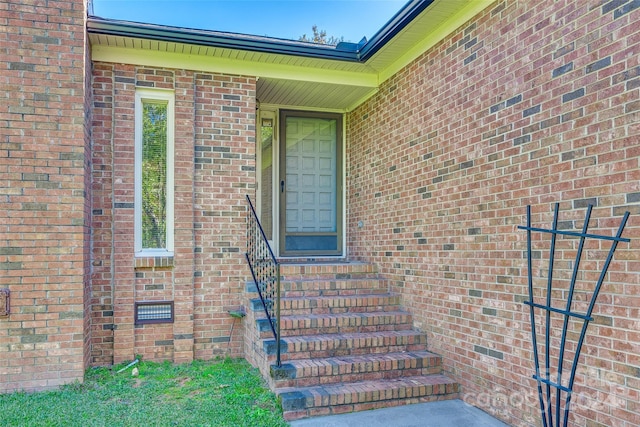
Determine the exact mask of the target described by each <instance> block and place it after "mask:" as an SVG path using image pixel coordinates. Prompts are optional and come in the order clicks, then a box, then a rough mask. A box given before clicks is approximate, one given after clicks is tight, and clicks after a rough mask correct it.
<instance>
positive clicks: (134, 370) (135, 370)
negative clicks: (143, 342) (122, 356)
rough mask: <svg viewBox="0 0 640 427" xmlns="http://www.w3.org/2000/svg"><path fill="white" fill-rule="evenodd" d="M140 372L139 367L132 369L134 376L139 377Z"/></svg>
mask: <svg viewBox="0 0 640 427" xmlns="http://www.w3.org/2000/svg"><path fill="white" fill-rule="evenodd" d="M139 373H140V372H138V368H133V370H132V371H131V376H132V377H137V376H138V374H139Z"/></svg>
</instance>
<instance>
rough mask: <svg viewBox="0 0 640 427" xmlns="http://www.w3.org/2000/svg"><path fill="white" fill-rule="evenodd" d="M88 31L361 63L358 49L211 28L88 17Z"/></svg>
mask: <svg viewBox="0 0 640 427" xmlns="http://www.w3.org/2000/svg"><path fill="white" fill-rule="evenodd" d="M87 32H88V33H90V34H104V35H114V36H122V37H132V38H142V39H147V40H156V41H164V42H174V43H186V44H196V45H200V46H210V47H217V48H225V49H238V50H246V51H251V52H262V53H271V54H281V55H294V56H303V57H308V58H318V59H332V60H338V61H349V62H360V61H359V58H358V52H357V51H356V50H346V49H338V48H336V47H334V46H324V45H313V44H311V43H300V42H295V41H289V40H283V39H276V38H268V37H255V36H249V35H244V34H236V33H220V32H215V31H208V30H195V29H190V28H181V27H171V26H165V25H155V24H144V23H139V22H129V21H119V20H113V19H105V18H100V17H96V16H89V17H88V19H87Z"/></svg>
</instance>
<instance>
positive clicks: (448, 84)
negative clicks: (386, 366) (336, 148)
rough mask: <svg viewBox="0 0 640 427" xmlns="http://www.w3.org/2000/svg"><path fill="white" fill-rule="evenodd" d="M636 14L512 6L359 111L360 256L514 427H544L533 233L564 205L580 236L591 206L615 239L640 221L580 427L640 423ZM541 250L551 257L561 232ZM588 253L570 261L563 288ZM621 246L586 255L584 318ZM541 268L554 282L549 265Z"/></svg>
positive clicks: (588, 5)
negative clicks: (530, 257)
mask: <svg viewBox="0 0 640 427" xmlns="http://www.w3.org/2000/svg"><path fill="white" fill-rule="evenodd" d="M622 3H624V2H603V1H599V0H598V1H582V0H575V1H570V0H562V1H551V0H549V1H536V2H533V1H521V2H511V1H499V2H496V3H495V4H494V5H493V6H492V7H490V8H488V9H486V10H485V11H484V12H482V13H481V14H480V15H478V16H477V17H476V18H474V19H473V20H472V21H471V22H468V23H467V24H465V25H464V26H463V27H462V28H460V29H459V30H458V31H455V32H454V33H452V34H451V35H450V36H449V37H447V38H446V39H445V40H443V41H442V42H440V43H439V44H438V45H436V46H435V47H434V48H432V49H430V50H429V51H428V52H426V53H425V54H424V55H422V56H421V57H419V58H418V59H417V60H416V61H414V62H412V63H411V64H409V65H408V66H407V67H406V68H404V69H403V70H402V71H400V72H399V73H397V74H396V75H395V76H393V77H392V78H391V79H389V80H388V81H386V82H385V83H384V84H383V85H382V86H381V88H380V91H379V93H378V94H376V95H375V96H374V97H372V98H371V99H369V100H368V101H367V102H365V103H364V104H363V105H361V106H360V107H358V108H357V109H356V110H355V111H353V112H352V113H350V114H348V140H349V146H348V156H349V160H348V221H349V236H348V246H349V252H350V256H351V258H355V259H360V260H365V261H369V262H373V263H375V264H376V265H377V266H378V268H379V270H380V272H381V273H382V274H384V275H385V276H387V277H389V278H391V279H392V280H393V281H394V282H395V284H396V286H395V290H397V291H398V292H401V293H402V295H403V297H404V302H405V304H406V305H407V307H408V308H409V309H410V310H411V311H412V313H413V314H414V317H415V325H416V326H418V327H420V328H421V329H422V330H423V331H425V332H427V333H428V334H429V339H430V340H429V347H430V350H432V351H435V352H436V353H439V354H442V355H443V356H444V359H445V361H444V363H445V365H446V369H447V370H448V371H449V372H450V373H451V374H452V375H453V376H454V378H456V379H457V380H458V381H460V383H461V385H462V391H463V394H464V398H465V400H466V401H467V402H469V403H471V404H473V405H476V406H479V407H481V408H482V409H485V410H486V411H488V412H490V413H492V414H495V415H497V416H499V417H500V418H502V419H504V420H505V421H506V422H508V423H510V424H512V425H517V426H533V425H540V421H539V409H538V401H537V395H536V394H535V393H534V392H535V388H534V387H535V381H534V380H532V379H531V376H532V374H533V361H532V353H531V351H532V349H531V343H530V327H529V311H528V307H527V306H525V305H523V304H522V302H523V301H524V300H525V299H526V295H527V290H526V284H527V265H526V259H525V258H524V253H525V251H526V233H525V232H524V231H520V230H518V229H517V226H518V225H525V224H526V220H525V209H526V208H525V207H526V205H531V206H532V211H533V223H534V225H535V226H539V227H550V226H551V219H552V217H553V204H554V203H555V202H560V226H561V227H564V228H569V229H576V230H577V231H579V230H580V229H581V227H582V222H583V221H582V219H583V218H584V214H585V211H586V209H585V207H586V206H587V204H589V203H592V204H594V205H595V208H594V213H593V218H592V220H591V229H592V231H596V230H597V232H599V233H604V234H608V235H614V234H615V232H616V229H617V227H618V224H619V222H620V219H621V217H622V215H623V212H624V211H630V212H631V214H632V216H631V219H630V220H629V223H628V225H627V228H626V230H625V232H624V236H625V237H628V238H631V239H632V241H631V243H625V244H621V245H620V246H619V247H618V250H617V253H616V254H615V261H614V262H613V263H612V264H611V268H610V272H609V275H608V277H607V280H606V282H605V285H604V287H603V289H602V292H601V295H600V298H599V303H598V305H597V306H596V309H595V311H594V314H595V321H594V322H593V323H592V324H591V326H590V327H589V330H588V334H587V339H586V342H585V348H584V349H583V351H582V354H583V356H582V358H581V361H582V362H581V366H583V367H585V368H586V369H584V370H582V371H581V372H580V374H579V375H578V379H577V385H576V395H575V396H574V408H575V411H576V412H575V416H573V417H572V420H573V421H572V422H574V424H572V425H579V426H613V425H615V426H625V427H630V426H635V425H638V419H640V409H639V407H638V403H637V402H638V401H639V400H640V379H639V376H640V344H639V343H640V334H639V332H638V320H637V319H638V318H639V315H640V311H639V310H640V309H639V308H638V307H640V286H639V285H640V273H639V272H640V250H639V249H640V204H639V202H640V164H639V159H640V128H639V127H638V117H639V116H638V114H639V111H640V101H639V98H640V96H639V95H640V56H639V54H638V53H639V52H640V26H638V22H639V21H640V10H638V9H635V10H633V8H632V7H630V5H631V3H625V4H626V6H623V5H622ZM359 221H362V225H363V226H362V227H361V228H359V227H358V222H359ZM536 239H537V241H536V242H535V246H534V248H535V249H536V251H537V252H536V253H537V254H538V255H540V256H541V258H543V259H544V258H547V254H548V252H546V251H545V249H548V247H549V240H548V238H544V239H542V238H539V237H537V238H536ZM575 243H576V241H575V239H574V240H573V243H571V242H567V241H566V240H564V241H563V243H562V246H560V249H561V251H560V252H559V255H558V256H559V259H558V260H557V261H556V276H555V277H556V278H558V279H560V280H559V281H558V283H559V286H565V289H566V283H567V281H568V277H570V271H571V268H572V265H573V264H572V262H573V257H574V254H575V253H574V252H572V251H575ZM606 249H608V244H606V245H605V244H603V245H602V248H598V247H597V246H590V249H589V250H588V251H587V253H586V254H585V257H586V261H584V263H583V264H582V267H583V268H584V269H585V270H586V273H584V274H583V275H581V276H580V277H579V279H580V282H579V283H580V285H579V288H578V289H580V291H579V292H578V296H577V298H578V303H577V304H576V307H577V308H578V309H582V310H584V309H585V308H586V306H585V302H584V301H585V296H586V295H587V293H586V292H585V291H584V289H585V287H586V283H587V282H588V281H589V280H592V281H593V279H594V277H595V278H597V274H596V273H597V272H598V271H599V269H600V267H601V265H602V262H601V261H602V260H603V259H604V258H603V257H604V256H606V252H604V251H605V250H606ZM596 259H598V260H601V261H600V263H599V264H597V263H596V262H595V260H596ZM596 264H597V265H596ZM534 268H535V276H536V280H535V282H536V286H538V285H542V284H545V285H546V269H547V267H546V265H541V264H540V260H537V261H536V264H535V267H534ZM563 298H564V296H563V295H554V305H555V306H561V301H562V300H563ZM576 307H574V308H576ZM556 325H557V323H556ZM559 328H561V325H559ZM559 328H558V327H556V326H554V331H553V336H554V337H556V341H555V343H556V344H557V336H558V335H559V332H558V331H559ZM571 332H572V334H573V335H572V337H573V339H574V342H575V337H576V335H575V334H576V329H575V328H572V329H571ZM569 348H571V350H568V351H573V347H572V346H569ZM565 369H566V368H565Z"/></svg>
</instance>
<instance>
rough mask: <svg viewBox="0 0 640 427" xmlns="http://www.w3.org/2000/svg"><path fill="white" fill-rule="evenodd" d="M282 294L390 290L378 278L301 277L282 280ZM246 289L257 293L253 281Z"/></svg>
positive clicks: (336, 293)
mask: <svg viewBox="0 0 640 427" xmlns="http://www.w3.org/2000/svg"><path fill="white" fill-rule="evenodd" d="M280 290H281V295H282V296H288V297H297V296H332V295H363V294H364V295H369V294H384V293H387V292H388V291H389V285H388V283H387V282H386V281H385V280H382V279H376V278H361V279H322V280H313V279H304V280H303V279H300V280H296V281H287V280H281V281H280ZM246 291H247V292H249V293H257V292H258V290H257V288H256V285H255V283H253V281H251V282H248V283H247V284H246Z"/></svg>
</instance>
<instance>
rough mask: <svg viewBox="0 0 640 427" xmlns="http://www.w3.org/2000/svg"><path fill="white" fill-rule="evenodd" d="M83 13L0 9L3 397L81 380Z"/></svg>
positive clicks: (62, 5) (57, 8)
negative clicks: (5, 297)
mask: <svg viewBox="0 0 640 427" xmlns="http://www.w3.org/2000/svg"><path fill="white" fill-rule="evenodd" d="M85 15H86V12H85V5H84V2H83V1H82V0H76V1H60V2H49V3H46V2H44V3H43V2H40V1H31V0H21V1H8V2H6V1H5V2H2V3H1V4H0V57H1V58H2V60H1V61H0V69H1V70H2V71H1V72H0V129H2V131H1V132H0V288H8V289H9V290H10V292H11V307H10V308H11V314H10V315H9V316H8V317H0V392H3V391H12V390H33V389H41V388H49V387H55V386H58V385H60V384H64V383H68V382H71V381H74V380H82V377H83V370H84V367H85V363H86V361H85V360H84V358H83V354H84V348H85V332H86V331H85V327H86V323H84V321H83V312H84V309H85V301H84V285H85V284H84V280H83V279H84V278H85V275H86V273H87V267H88V257H87V251H88V242H89V239H88V228H87V227H88V215H87V212H88V210H87V207H88V205H89V199H88V196H87V194H88V193H87V192H86V181H85V176H86V168H87V167H88V163H87V162H86V161H85V160H88V159H86V157H85V155H86V152H87V150H88V142H89V140H88V128H87V127H86V126H85V121H84V107H85V102H86V101H87V99H88V93H87V91H86V90H85V83H86V80H85V70H84V63H85V58H86V56H87V55H88V46H87V44H86V42H85V36H84V20H85Z"/></svg>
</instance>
